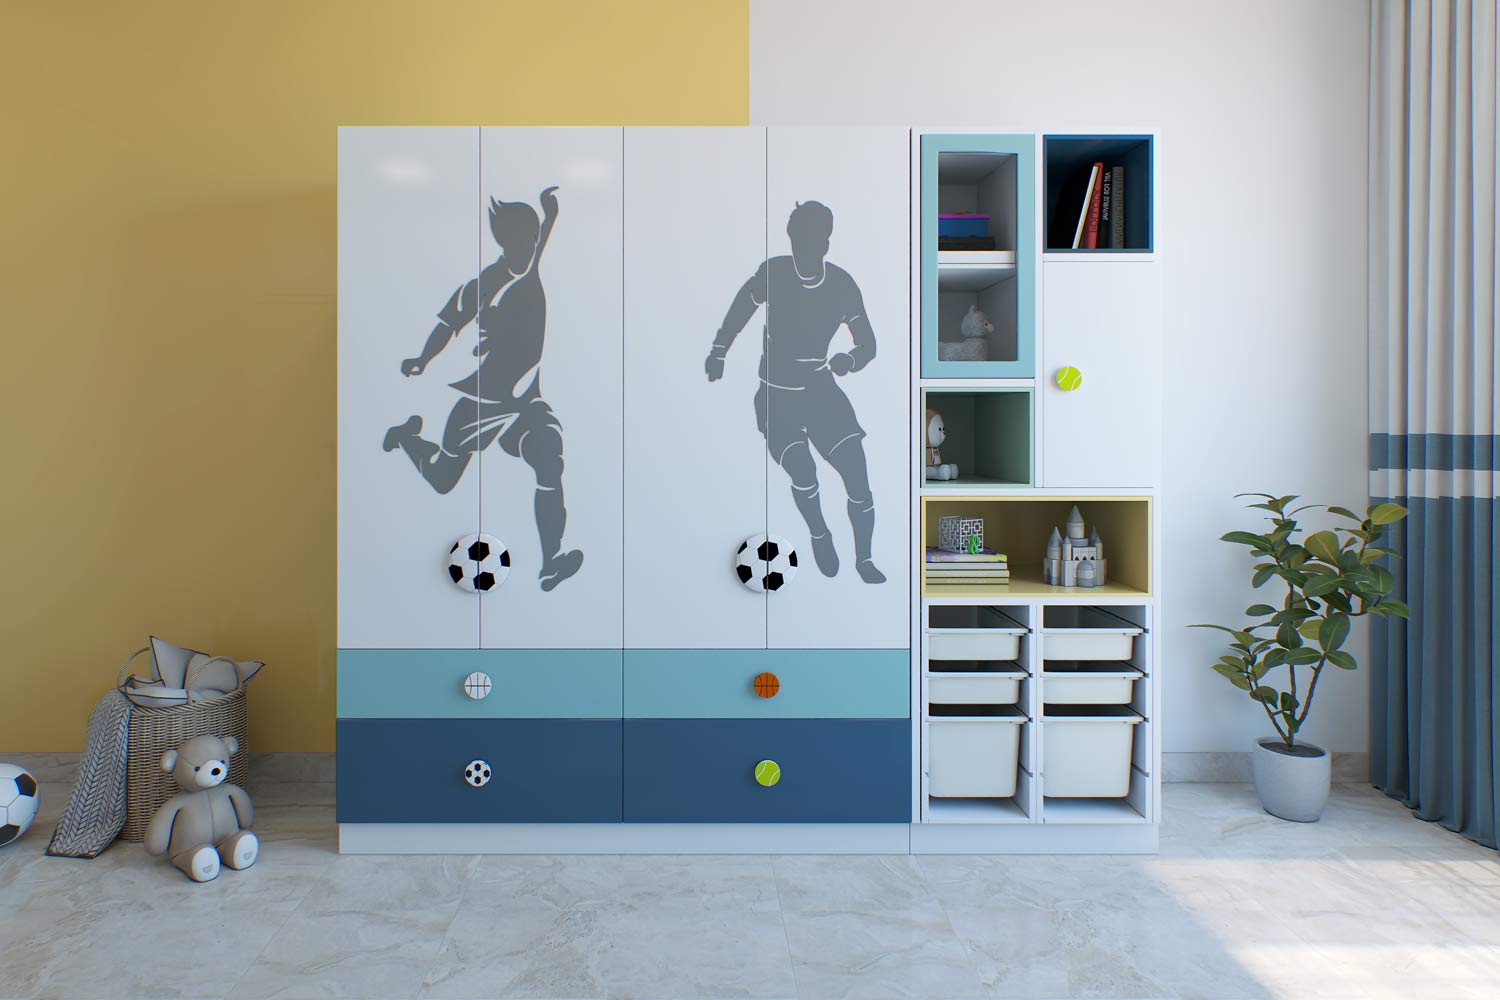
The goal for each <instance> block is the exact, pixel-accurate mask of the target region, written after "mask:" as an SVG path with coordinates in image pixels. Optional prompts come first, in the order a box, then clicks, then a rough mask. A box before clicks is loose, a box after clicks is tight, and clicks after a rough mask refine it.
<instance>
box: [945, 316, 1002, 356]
mask: <svg viewBox="0 0 1500 1000" xmlns="http://www.w3.org/2000/svg"><path fill="white" fill-rule="evenodd" d="M958 332H959V333H961V334H963V338H964V339H963V340H943V341H938V360H939V361H988V360H989V359H990V342H989V336H990V334H992V333H994V332H995V324H994V323H992V322H990V318H989V317H988V316H986V315H985V314H984V313H983V312H982V311H981V310H980V308H979V307H978V306H970V307H969V311H968V312H966V313H964V318H963V320H962V322H960V323H959V324H958Z"/></svg>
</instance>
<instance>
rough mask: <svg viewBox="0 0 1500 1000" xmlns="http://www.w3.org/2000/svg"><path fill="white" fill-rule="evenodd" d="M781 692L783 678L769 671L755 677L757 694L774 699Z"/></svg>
mask: <svg viewBox="0 0 1500 1000" xmlns="http://www.w3.org/2000/svg"><path fill="white" fill-rule="evenodd" d="M780 690H781V678H780V677H777V676H776V675H775V674H773V673H771V672H770V671H769V670H768V671H766V672H765V673H762V674H756V675H755V693H756V694H757V695H759V696H760V697H762V698H774V697H776V692H777V691H780Z"/></svg>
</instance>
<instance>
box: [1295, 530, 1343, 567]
mask: <svg viewBox="0 0 1500 1000" xmlns="http://www.w3.org/2000/svg"><path fill="white" fill-rule="evenodd" d="M1302 545H1303V547H1304V548H1306V549H1307V551H1309V552H1311V553H1312V554H1313V555H1314V556H1315V557H1316V558H1318V559H1321V560H1322V561H1323V562H1326V563H1332V564H1333V565H1334V566H1337V565H1338V564H1339V551H1340V547H1339V538H1338V536H1337V535H1335V534H1334V533H1333V532H1331V531H1315V532H1313V533H1312V534H1311V535H1308V536H1307V540H1306V541H1304V542H1303V543H1302Z"/></svg>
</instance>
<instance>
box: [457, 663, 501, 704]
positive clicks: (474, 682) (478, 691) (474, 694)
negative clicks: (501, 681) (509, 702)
mask: <svg viewBox="0 0 1500 1000" xmlns="http://www.w3.org/2000/svg"><path fill="white" fill-rule="evenodd" d="M493 686H494V685H492V684H491V683H490V675H489V674H486V673H483V672H481V671H478V670H476V671H474V672H473V673H472V674H470V675H469V676H467V677H465V678H464V694H465V695H467V696H468V697H469V698H470V699H472V700H474V701H483V700H484V699H486V698H488V697H489V696H490V688H491V687H493Z"/></svg>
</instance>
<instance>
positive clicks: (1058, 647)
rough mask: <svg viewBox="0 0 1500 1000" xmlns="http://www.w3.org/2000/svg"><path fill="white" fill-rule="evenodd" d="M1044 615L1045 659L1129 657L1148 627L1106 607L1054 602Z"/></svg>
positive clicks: (1043, 641)
mask: <svg viewBox="0 0 1500 1000" xmlns="http://www.w3.org/2000/svg"><path fill="white" fill-rule="evenodd" d="M1042 616H1043V620H1042V658H1043V659H1045V660H1128V659H1130V656H1131V652H1132V650H1133V648H1134V646H1135V637H1136V636H1138V635H1140V634H1141V633H1143V632H1144V631H1145V629H1143V628H1141V627H1140V626H1139V625H1136V624H1135V623H1134V622H1131V621H1128V620H1126V619H1124V618H1121V617H1120V616H1119V615H1117V614H1114V613H1113V612H1110V611H1106V610H1105V609H1103V608H1090V607H1080V606H1076V605H1052V606H1049V607H1047V608H1045V609H1043V611H1042Z"/></svg>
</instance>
